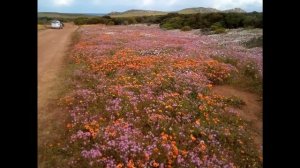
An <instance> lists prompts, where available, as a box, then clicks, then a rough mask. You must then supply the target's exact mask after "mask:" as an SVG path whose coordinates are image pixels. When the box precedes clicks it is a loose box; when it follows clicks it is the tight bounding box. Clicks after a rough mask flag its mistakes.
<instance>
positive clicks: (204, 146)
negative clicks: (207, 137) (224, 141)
mask: <svg viewBox="0 0 300 168" xmlns="http://www.w3.org/2000/svg"><path fill="white" fill-rule="evenodd" d="M200 150H201V151H202V152H205V151H206V145H205V143H204V141H200Z"/></svg>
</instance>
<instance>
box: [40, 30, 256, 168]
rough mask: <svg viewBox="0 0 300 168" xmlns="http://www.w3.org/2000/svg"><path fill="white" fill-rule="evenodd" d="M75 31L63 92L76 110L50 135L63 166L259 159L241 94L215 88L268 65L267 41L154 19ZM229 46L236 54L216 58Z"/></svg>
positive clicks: (249, 163) (66, 104) (232, 163)
mask: <svg viewBox="0 0 300 168" xmlns="http://www.w3.org/2000/svg"><path fill="white" fill-rule="evenodd" d="M77 33H78V34H77V35H78V41H77V42H76V43H75V44H74V46H73V48H72V51H71V53H70V66H71V67H72V69H73V71H72V75H71V77H70V79H67V80H66V81H69V82H70V87H69V89H68V90H67V91H66V93H65V94H64V95H63V96H62V97H61V98H60V100H59V102H58V104H59V106H60V107H61V108H62V109H63V111H64V112H66V113H68V114H69V118H68V120H67V121H66V124H65V128H62V129H66V133H65V134H64V135H63V137H64V138H63V139H64V140H62V141H60V142H59V145H58V144H45V145H46V146H47V152H48V153H51V154H52V155H64V156H65V160H64V161H62V162H61V163H60V164H59V165H60V166H58V167H109V168H110V167H117V168H121V167H128V168H133V167H160V168H163V167H166V168H167V167H168V168H170V167H187V168H190V167H213V168H215V167H224V168H226V167H227V168H233V167H253V168H254V167H255V168H257V167H262V158H261V156H260V155H259V151H258V150H259V149H258V148H257V147H256V145H255V144H254V141H253V137H252V134H251V133H250V131H249V130H250V129H248V127H249V124H248V123H247V122H246V121H244V120H243V119H242V118H241V117H240V116H239V114H238V113H235V112H234V110H232V108H240V107H241V106H243V105H244V102H243V101H242V100H241V99H239V98H238V97H224V96H221V95H216V94H213V93H212V92H211V89H212V87H214V85H219V84H223V83H225V82H226V81H228V80H231V79H232V77H234V76H236V75H237V74H239V73H240V69H241V67H242V66H243V65H244V64H243V63H245V62H249V61H251V62H252V63H253V64H254V65H255V67H257V69H258V71H260V72H261V70H262V64H261V60H262V50H261V48H252V49H247V48H245V47H243V46H242V45H241V44H240V43H239V42H238V41H236V42H234V41H233V40H229V39H230V38H232V37H231V36H229V35H230V34H229V35H228V38H225V37H224V38H221V37H220V36H221V35H219V34H218V35H210V36H204V35H197V34H194V33H193V32H180V31H164V30H161V29H159V28H157V27H147V26H102V25H95V26H83V27H81V28H80V29H79V30H78V32H77ZM223 36H224V35H223ZM243 38H246V37H243ZM251 38H252V36H251V35H249V37H247V38H246V40H247V39H251ZM222 40H223V41H222ZM226 56H230V58H231V57H232V58H236V59H237V60H236V62H235V64H231V63H226V61H220V59H216V58H219V57H226ZM260 75H261V74H260ZM70 88H71V89H70ZM228 109H231V110H228ZM62 164H66V165H64V166H63V165H62Z"/></svg>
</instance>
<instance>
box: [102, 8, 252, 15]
mask: <svg viewBox="0 0 300 168" xmlns="http://www.w3.org/2000/svg"><path fill="white" fill-rule="evenodd" d="M172 12H176V13H179V14H194V13H215V12H224V13H246V11H244V10H243V9H241V8H233V9H227V10H218V9H215V8H204V7H197V8H185V9H182V10H179V11H172ZM167 13H170V12H164V11H155V10H139V9H132V10H127V11H124V12H111V13H108V15H110V16H112V17H130V16H149V15H165V14H167Z"/></svg>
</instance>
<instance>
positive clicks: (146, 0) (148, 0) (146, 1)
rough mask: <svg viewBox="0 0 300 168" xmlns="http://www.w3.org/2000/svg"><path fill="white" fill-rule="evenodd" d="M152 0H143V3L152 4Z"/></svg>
mask: <svg viewBox="0 0 300 168" xmlns="http://www.w3.org/2000/svg"><path fill="white" fill-rule="evenodd" d="M153 2H154V0H143V5H145V6H147V5H151V4H153Z"/></svg>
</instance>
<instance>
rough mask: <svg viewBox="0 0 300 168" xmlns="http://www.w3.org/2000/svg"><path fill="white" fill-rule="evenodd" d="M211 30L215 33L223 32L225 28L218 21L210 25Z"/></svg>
mask: <svg viewBox="0 0 300 168" xmlns="http://www.w3.org/2000/svg"><path fill="white" fill-rule="evenodd" d="M211 30H213V31H214V33H216V34H220V33H225V28H224V27H223V25H222V24H221V23H220V22H217V23H214V24H213V25H212V26H211Z"/></svg>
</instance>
